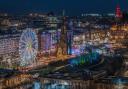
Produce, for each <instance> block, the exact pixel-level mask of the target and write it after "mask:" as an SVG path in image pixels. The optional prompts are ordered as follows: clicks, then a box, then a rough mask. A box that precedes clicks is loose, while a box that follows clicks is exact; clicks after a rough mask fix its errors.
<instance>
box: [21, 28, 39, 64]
mask: <svg viewBox="0 0 128 89" xmlns="http://www.w3.org/2000/svg"><path fill="white" fill-rule="evenodd" d="M37 51H38V40H37V35H36V33H35V31H34V30H33V29H31V28H27V29H25V30H24V31H23V33H22V35H21V37H20V42H19V54H20V58H21V60H20V66H28V65H32V64H33V63H35V59H36V55H37Z"/></svg>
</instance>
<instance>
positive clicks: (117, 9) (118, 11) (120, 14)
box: [116, 5, 122, 18]
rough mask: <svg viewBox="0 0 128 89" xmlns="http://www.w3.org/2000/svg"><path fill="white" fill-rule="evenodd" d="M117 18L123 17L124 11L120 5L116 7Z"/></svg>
mask: <svg viewBox="0 0 128 89" xmlns="http://www.w3.org/2000/svg"><path fill="white" fill-rule="evenodd" d="M116 18H122V12H121V9H120V6H119V5H117V7H116Z"/></svg>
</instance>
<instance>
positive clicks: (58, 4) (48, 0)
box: [0, 0, 128, 15]
mask: <svg viewBox="0 0 128 89" xmlns="http://www.w3.org/2000/svg"><path fill="white" fill-rule="evenodd" d="M127 3H128V0H70V1H68V0H0V12H5V13H11V14H28V13H31V12H37V13H47V12H54V13H56V14H61V13H62V10H65V11H66V14H67V15H80V14H82V13H100V14H102V13H114V12H115V7H116V5H117V4H119V5H120V7H121V10H122V11H128V5H127Z"/></svg>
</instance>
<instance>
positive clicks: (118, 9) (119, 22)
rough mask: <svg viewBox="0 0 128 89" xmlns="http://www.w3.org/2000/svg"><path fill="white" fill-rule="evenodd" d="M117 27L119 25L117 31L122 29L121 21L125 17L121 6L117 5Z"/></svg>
mask: <svg viewBox="0 0 128 89" xmlns="http://www.w3.org/2000/svg"><path fill="white" fill-rule="evenodd" d="M115 14H116V25H117V30H120V29H121V19H122V17H123V15H122V12H121V9H120V6H119V5H117V7H116V13H115Z"/></svg>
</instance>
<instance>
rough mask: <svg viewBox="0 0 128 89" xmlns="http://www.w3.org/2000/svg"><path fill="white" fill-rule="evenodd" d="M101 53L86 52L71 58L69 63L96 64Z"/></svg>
mask: <svg viewBox="0 0 128 89" xmlns="http://www.w3.org/2000/svg"><path fill="white" fill-rule="evenodd" d="M99 59H100V58H99V54H98V53H95V52H93V53H90V54H86V55H85V54H84V55H80V56H78V57H76V58H73V59H70V60H69V64H71V65H74V66H78V65H87V64H94V63H96V62H98V61H99Z"/></svg>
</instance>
